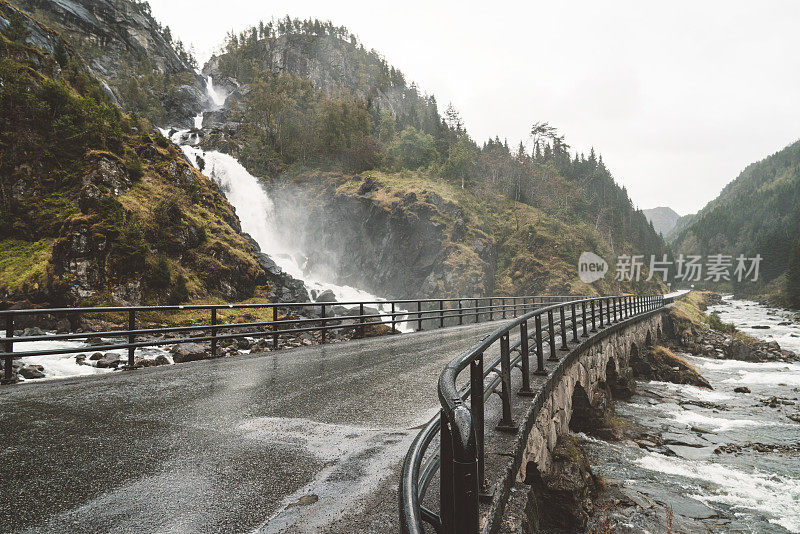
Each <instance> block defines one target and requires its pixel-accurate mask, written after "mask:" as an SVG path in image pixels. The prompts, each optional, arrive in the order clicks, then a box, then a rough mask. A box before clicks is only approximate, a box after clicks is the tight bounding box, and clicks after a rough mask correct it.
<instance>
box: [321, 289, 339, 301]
mask: <svg viewBox="0 0 800 534" xmlns="http://www.w3.org/2000/svg"><path fill="white" fill-rule="evenodd" d="M317 302H336V294H335V293H334V292H333V291H331V290H330V289H326V290H325V291H323V292H322V293H320V294H319V295H317Z"/></svg>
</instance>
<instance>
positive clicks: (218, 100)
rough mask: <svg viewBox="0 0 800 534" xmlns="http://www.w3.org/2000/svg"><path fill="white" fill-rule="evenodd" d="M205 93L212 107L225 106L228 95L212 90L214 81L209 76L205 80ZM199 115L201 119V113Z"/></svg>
mask: <svg viewBox="0 0 800 534" xmlns="http://www.w3.org/2000/svg"><path fill="white" fill-rule="evenodd" d="M206 92H207V93H208V97H209V98H210V99H211V102H213V103H214V106H216V107H222V106H223V105H225V99H226V98H228V95H226V94H224V93H220V92H219V91H217V90H216V89H214V79H213V78H212V77H211V76H210V75H209V76H208V77H207V78H206ZM200 115H201V119H202V113H201V114H200Z"/></svg>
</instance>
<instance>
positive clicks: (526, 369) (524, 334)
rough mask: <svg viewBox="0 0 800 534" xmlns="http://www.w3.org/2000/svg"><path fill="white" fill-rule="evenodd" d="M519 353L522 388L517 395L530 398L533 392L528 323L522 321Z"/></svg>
mask: <svg viewBox="0 0 800 534" xmlns="http://www.w3.org/2000/svg"><path fill="white" fill-rule="evenodd" d="M519 353H520V356H521V357H522V360H521V361H522V387H520V389H519V392H518V394H519V395H521V396H523V397H530V396H532V395H533V391H532V390H531V363H530V359H531V357H530V352H529V349H528V321H522V322H521V323H520V324H519Z"/></svg>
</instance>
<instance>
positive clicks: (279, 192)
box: [269, 171, 657, 298]
mask: <svg viewBox="0 0 800 534" xmlns="http://www.w3.org/2000/svg"><path fill="white" fill-rule="evenodd" d="M269 190H270V196H271V198H272V199H273V201H274V203H275V212H276V220H277V224H278V227H279V228H280V229H281V233H282V234H284V235H285V236H286V239H287V240H289V241H288V242H289V243H290V246H289V247H287V248H290V249H291V248H295V249H297V250H302V251H305V254H306V257H304V258H300V261H299V262H298V263H300V264H303V263H305V266H306V267H305V268H306V272H307V273H308V274H312V275H313V274H315V273H317V274H319V275H322V277H324V278H328V279H335V280H336V281H337V283H340V284H349V285H353V286H356V287H359V288H362V289H365V290H367V291H374V292H380V294H381V295H383V296H386V297H390V298H417V297H456V296H461V297H470V296H489V295H521V294H528V295H531V294H569V293H579V294H594V293H596V292H614V291H621V290H630V289H637V290H647V289H655V288H656V287H657V284H655V283H652V284H644V283H642V284H640V286H637V287H636V288H634V286H633V285H631V284H624V285H620V284H619V283H617V282H614V281H613V273H612V275H610V276H608V277H607V279H606V280H602V281H600V282H596V283H595V284H593V285H592V286H589V285H586V284H584V283H582V282H581V281H580V280H579V279H578V277H577V271H576V265H577V259H578V256H579V255H580V253H581V251H582V250H588V249H589V248H590V247H594V246H595V245H596V244H597V243H598V242H599V241H600V240H599V238H598V236H597V234H596V232H595V230H594V229H593V228H592V227H591V226H584V225H581V224H579V223H575V222H570V223H566V222H562V221H558V220H553V219H549V218H547V217H546V216H545V215H544V214H543V213H542V212H540V211H539V210H537V209H535V208H532V207H530V206H527V205H525V204H521V203H508V202H507V201H505V199H503V198H502V197H500V196H499V195H492V194H489V193H485V194H483V195H482V196H477V195H475V194H473V193H470V192H469V191H465V190H462V189H460V188H459V187H456V186H454V185H452V184H448V183H446V182H443V181H441V180H433V179H431V178H430V177H427V176H424V175H420V174H409V173H400V174H387V173H383V172H378V171H373V172H368V173H363V174H361V175H346V174H342V173H336V172H323V171H307V172H302V173H296V174H293V175H292V176H291V177H288V176H287V177H285V178H284V179H281V180H276V181H273V182H272V183H271V184H270V185H269ZM600 252H601V253H603V252H608V251H605V250H602V249H601V250H600Z"/></svg>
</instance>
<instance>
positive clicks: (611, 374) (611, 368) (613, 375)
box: [605, 358, 619, 391]
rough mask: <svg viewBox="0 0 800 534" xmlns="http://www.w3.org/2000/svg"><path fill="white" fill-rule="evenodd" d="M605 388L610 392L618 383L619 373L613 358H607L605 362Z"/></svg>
mask: <svg viewBox="0 0 800 534" xmlns="http://www.w3.org/2000/svg"><path fill="white" fill-rule="evenodd" d="M605 376H606V380H605V383H606V386H607V387H608V388H609V389H611V390H612V391H613V390H614V388H615V387H616V386H617V384H618V383H619V373H618V372H617V361H616V360H615V359H614V358H609V359H608V362H606V375H605Z"/></svg>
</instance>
